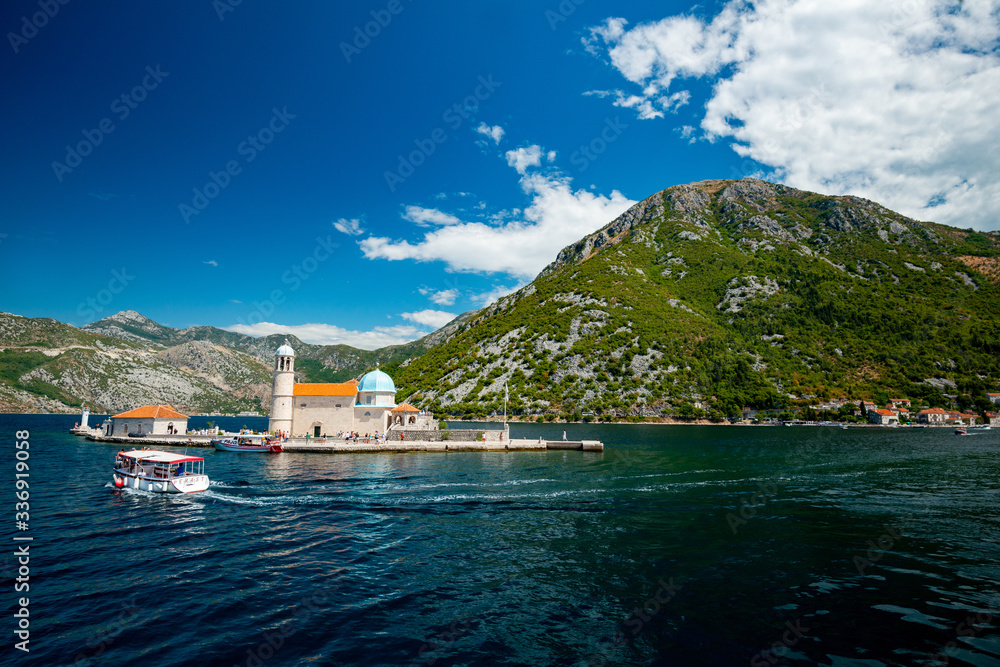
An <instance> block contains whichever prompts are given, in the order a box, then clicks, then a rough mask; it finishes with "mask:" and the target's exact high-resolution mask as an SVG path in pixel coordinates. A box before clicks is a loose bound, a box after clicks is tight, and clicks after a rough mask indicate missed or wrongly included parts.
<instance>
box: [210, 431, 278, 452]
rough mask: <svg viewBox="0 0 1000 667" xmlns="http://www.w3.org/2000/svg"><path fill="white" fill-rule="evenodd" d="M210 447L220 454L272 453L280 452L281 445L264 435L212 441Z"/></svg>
mask: <svg viewBox="0 0 1000 667" xmlns="http://www.w3.org/2000/svg"><path fill="white" fill-rule="evenodd" d="M212 446H213V447H215V448H216V449H218V450H219V451H220V452H273V453H278V452H280V451H281V443H279V442H278V441H277V440H275V439H273V438H269V437H267V436H264V435H243V434H241V435H237V436H235V437H233V438H223V439H222V440H213V441H212Z"/></svg>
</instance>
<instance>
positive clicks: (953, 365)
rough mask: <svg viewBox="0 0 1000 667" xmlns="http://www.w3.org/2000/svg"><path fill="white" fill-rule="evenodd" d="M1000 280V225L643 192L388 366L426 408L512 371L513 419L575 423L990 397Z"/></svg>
mask: <svg viewBox="0 0 1000 667" xmlns="http://www.w3.org/2000/svg"><path fill="white" fill-rule="evenodd" d="M998 279H1000V234H998V233H997V232H992V233H979V232H974V231H972V230H961V229H955V228H951V227H946V226H944V225H938V224H934V223H930V222H918V221H916V220H911V219H909V218H907V217H905V216H903V215H900V214H898V213H895V212H893V211H891V210H889V209H887V208H885V207H883V206H881V205H879V204H876V203H875V202H872V201H868V200H866V199H861V198H858V197H845V196H841V197H835V196H824V195H819V194H815V193H811V192H804V191H801V190H796V189H794V188H790V187H786V186H782V185H776V184H773V183H768V182H765V181H760V180H756V179H743V180H740V181H728V180H715V181H704V182H699V183H692V184H688V185H680V186H675V187H672V188H668V189H666V190H663V191H662V192H658V193H656V194H655V195H653V196H651V197H649V198H647V199H645V200H644V201H642V202H639V203H638V204H636V205H634V206H633V207H632V208H630V209H629V210H628V211H626V212H625V213H624V214H622V215H621V216H619V217H618V218H617V219H616V220H614V221H612V222H611V223H609V224H608V225H607V226H605V227H604V228H603V229H601V230H599V231H597V232H595V233H594V234H591V235H589V236H587V237H586V238H584V239H581V240H580V241H579V242H577V243H574V244H572V245H571V246H568V247H566V248H565V249H563V250H562V251H561V252H560V253H559V255H558V257H557V258H556V259H555V261H554V262H553V263H552V264H550V265H549V266H548V267H546V268H545V269H544V270H543V271H542V272H541V274H540V275H539V276H538V278H537V279H536V280H535V281H534V282H532V283H531V284H530V285H527V286H526V287H524V288H522V289H521V290H519V291H518V292H516V293H514V294H512V295H509V296H507V297H505V298H503V299H500V300H499V301H497V302H496V303H494V304H493V305H492V306H490V307H488V308H486V309H484V310H482V311H480V312H478V313H476V314H474V315H473V316H472V317H470V318H467V320H466V321H465V322H463V323H461V324H460V325H459V326H458V327H457V330H456V331H455V332H454V333H453V334H452V336H451V338H450V339H448V340H446V341H444V342H442V343H441V344H440V345H438V346H436V347H434V348H433V349H431V350H430V351H429V352H427V353H426V354H424V355H422V356H420V357H416V358H413V359H411V360H409V362H408V363H403V364H399V365H398V366H395V367H393V368H391V369H387V370H388V372H390V373H391V374H393V376H394V378H395V379H396V383H397V386H400V387H405V388H407V392H408V393H409V394H410V396H409V400H410V402H412V403H414V404H417V405H420V406H422V407H428V408H431V409H433V410H435V411H436V412H440V413H450V414H465V415H472V416H482V415H484V414H486V413H489V412H499V411H500V410H502V407H503V394H504V390H503V387H504V383H506V384H507V385H508V386H509V389H510V397H511V403H510V410H511V411H513V412H527V413H536V414H538V413H549V414H550V415H577V416H579V415H580V414H582V413H594V414H595V415H607V416H615V417H623V416H629V415H632V416H638V415H646V416H656V415H692V414H697V413H698V411H699V410H701V409H704V410H706V411H709V412H710V413H714V414H715V415H716V416H721V415H732V414H737V413H738V412H739V409H740V408H741V407H744V406H747V407H757V408H783V407H786V406H789V405H794V404H795V403H796V402H797V401H803V400H805V401H808V402H813V403H815V402H816V399H822V398H828V397H845V398H854V399H859V398H873V399H876V400H878V399H885V398H886V397H888V396H889V395H890V394H891V395H893V396H897V395H902V396H908V397H912V398H917V399H920V400H924V401H925V402H928V403H934V404H945V403H947V402H948V401H949V399H948V398H947V397H946V396H945V395H944V394H943V393H942V388H944V390H946V391H949V392H953V393H954V394H971V395H973V396H974V397H977V398H981V399H985V394H984V391H986V390H988V391H1000V389H998V388H997V387H1000V298H998V297H1000V289H998V286H997V282H998ZM399 398H400V399H402V398H403V397H402V396H400V397H399ZM960 400H964V399H961V398H960ZM970 400H971V399H970Z"/></svg>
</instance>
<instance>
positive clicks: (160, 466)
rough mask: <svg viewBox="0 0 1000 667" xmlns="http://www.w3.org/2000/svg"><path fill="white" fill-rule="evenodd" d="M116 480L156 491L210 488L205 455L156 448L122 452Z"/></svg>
mask: <svg viewBox="0 0 1000 667" xmlns="http://www.w3.org/2000/svg"><path fill="white" fill-rule="evenodd" d="M113 483H114V485H115V487H116V488H119V489H138V490H140V491H152V492H153V493H198V492H200V491H204V490H205V489H207V488H208V475H206V474H205V459H204V458H202V457H201V456H187V455H186V454H176V453H174V452H163V451H159V450H156V449H134V450H132V451H130V452H125V451H122V452H119V453H118V456H117V457H116V458H115V474H114V479H113Z"/></svg>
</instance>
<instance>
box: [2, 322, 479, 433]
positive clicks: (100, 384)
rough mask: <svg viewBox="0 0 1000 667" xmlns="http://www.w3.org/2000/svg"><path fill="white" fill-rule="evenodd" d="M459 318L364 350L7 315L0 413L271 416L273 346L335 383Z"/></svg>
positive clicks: (420, 347)
mask: <svg viewBox="0 0 1000 667" xmlns="http://www.w3.org/2000/svg"><path fill="white" fill-rule="evenodd" d="M461 322H462V317H459V318H458V319H457V320H456V321H455V322H454V323H452V324H449V325H447V326H445V327H444V328H443V329H441V330H439V331H437V332H435V333H433V334H431V335H429V336H425V337H424V338H422V339H420V340H417V341H414V342H412V343H408V344H406V345H398V346H393V347H386V348H382V349H380V350H375V351H368V350H359V349H356V348H353V347H350V346H347V345H310V344H308V343H304V342H302V341H301V340H299V339H297V338H296V337H295V336H285V335H272V336H264V337H261V338H254V337H252V336H246V335H243V334H239V333H233V332H231V331H225V330H224V329H218V328H216V327H209V326H198V327H189V328H187V329H173V328H170V327H165V326H163V325H161V324H158V323H156V322H154V321H153V320H150V319H149V318H147V317H144V316H143V315H141V314H139V313H137V312H135V311H132V310H126V311H122V312H119V313H116V314H115V315H112V316H110V317H106V318H104V319H103V320H99V321H97V322H94V323H92V324H88V325H85V326H83V327H81V328H76V327H73V326H70V325H68V324H63V323H61V322H57V321H56V320H52V319H48V318H38V319H30V318H25V317H20V316H17V315H12V314H9V313H2V314H0V349H2V350H3V351H2V352H0V411H3V412H66V411H75V410H77V409H79V406H81V405H82V404H83V403H84V402H86V403H87V404H88V405H89V406H90V407H91V409H92V410H94V411H98V412H99V411H120V410H128V409H130V408H133V407H136V406H138V405H143V404H147V403H168V404H171V405H173V406H175V407H177V408H178V409H182V410H187V411H189V412H196V413H197V412H240V411H244V410H250V411H260V412H262V413H267V411H268V410H269V408H270V398H271V368H272V363H273V358H274V351H275V350H276V349H277V348H278V346H280V345H281V344H282V343H283V342H284V341H285V340H288V342H289V343H290V344H291V345H292V346H293V347H294V348H295V351H296V356H297V364H296V371H297V375H298V379H299V381H312V382H338V381H342V380H346V379H349V378H351V377H355V376H358V375H360V374H361V373H364V372H365V371H367V370H370V369H371V368H373V367H374V366H375V365H376V364H382V365H386V364H392V363H400V362H402V361H405V360H406V359H409V358H410V357H412V356H415V355H419V354H423V353H424V352H426V350H427V349H429V348H430V347H432V346H434V345H435V344H437V343H438V342H440V341H441V340H443V339H445V338H447V336H448V335H449V333H450V332H452V331H454V329H455V328H456V327H458V326H459V325H460V324H461Z"/></svg>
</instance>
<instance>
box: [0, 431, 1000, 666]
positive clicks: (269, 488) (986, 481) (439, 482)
mask: <svg viewBox="0 0 1000 667" xmlns="http://www.w3.org/2000/svg"><path fill="white" fill-rule="evenodd" d="M74 421H75V418H74V417H52V416H21V415H2V416H0V432H3V433H4V438H5V442H6V443H7V444H6V446H5V447H4V450H3V451H4V452H6V454H4V456H6V457H7V461H6V462H4V463H3V464H2V465H0V469H2V470H6V471H7V472H6V473H4V474H3V477H4V479H3V481H2V484H3V494H2V497H4V498H7V499H8V501H7V503H8V504H7V511H8V513H9V519H8V524H7V525H8V526H9V529H8V532H7V538H6V539H7V541H8V548H7V549H5V550H4V552H5V554H6V557H5V558H4V559H3V561H2V565H3V576H4V582H3V585H2V590H4V591H6V593H5V599H4V604H5V605H6V608H7V609H8V610H9V613H8V614H7V616H6V618H7V621H6V625H7V628H6V629H4V630H3V633H4V636H6V637H8V646H5V647H4V649H3V651H4V656H5V658H4V659H5V661H9V662H11V663H13V662H14V660H15V659H20V658H23V659H24V660H26V661H27V662H28V663H30V664H40V665H57V664H70V663H73V662H74V661H76V660H81V661H83V660H86V661H87V664H109V665H132V664H134V665H139V664H142V665H149V664H155V665H182V664H183V665H187V664H190V665H226V666H231V665H248V666H251V667H256V666H257V665H291V664H321V665H327V664H359V665H381V664H391V665H401V664H405V665H430V664H435V665H474V664H488V665H603V664H607V665H612V664H613V665H643V664H663V665H672V664H680V665H685V664H686V665H750V664H753V665H770V664H804V665H805V664H826V665H919V664H927V665H931V664H944V663H945V662H947V663H948V664H976V665H997V664H1000V631H998V627H997V626H998V618H1000V583H998V582H1000V564H998V562H997V561H998V556H1000V545H998V539H1000V508H998V499H1000V430H995V431H985V432H979V433H976V434H974V435H970V436H967V437H956V436H954V435H952V432H951V430H950V429H917V430H906V429H878V430H876V429H864V430H862V429H856V430H845V431H842V430H837V429H830V428H810V427H797V428H746V427H681V426H677V427H667V426H600V427H597V426H584V425H570V426H568V427H566V426H563V425H548V426H541V425H539V426H537V427H536V426H519V425H514V426H513V434H512V435H513V436H514V437H520V436H528V437H537V436H538V435H542V436H543V437H561V434H562V431H563V430H564V429H565V430H567V431H568V436H569V437H570V438H571V439H573V438H580V437H587V438H600V439H602V440H604V441H605V443H606V444H607V449H606V450H605V452H604V453H603V454H599V453H582V452H564V451H553V452H511V453H471V452H469V453H448V454H400V455H391V454H386V455H374V454H358V455H328V454H300V453H284V454H280V455H253V454H229V453H222V452H214V451H208V450H201V449H199V450H195V451H197V452H198V453H199V454H204V456H205V458H206V468H207V470H208V472H209V474H210V476H211V478H212V486H211V488H210V490H209V491H208V492H206V493H204V494H199V495H194V496H183V497H165V496H160V495H151V494H143V493H136V492H121V491H117V490H114V489H112V488H110V487H109V486H108V481H109V479H110V466H111V463H112V460H113V458H114V453H115V451H117V448H116V447H112V446H109V445H101V444H97V443H92V442H87V441H85V440H82V439H80V438H75V437H72V436H69V435H67V434H65V433H64V431H65V429H67V428H69V427H70V426H72V424H73V422H74ZM238 421H240V422H241V423H240V424H239V425H242V424H243V423H246V424H247V425H248V426H250V427H255V426H259V424H258V423H257V422H255V421H254V420H252V419H249V418H238ZM18 429H27V430H30V432H31V438H30V443H31V449H30V452H31V454H30V459H29V463H30V465H31V470H30V474H31V477H30V483H31V487H30V490H31V500H30V502H31V509H30V513H31V518H30V527H29V530H28V531H22V532H18V531H16V530H13V529H14V527H15V524H14V512H15V507H14V503H15V501H16V499H15V498H14V496H13V493H14V489H13V488H12V487H13V483H14V482H13V480H14V462H15V449H14V446H13V443H14V439H15V438H14V434H15V431H16V430H18ZM2 508H3V505H0V509H2ZM14 535H20V536H31V537H33V541H32V542H31V543H30V545H31V560H30V570H31V571H30V582H28V583H29V584H30V592H29V593H27V594H24V593H16V592H14V585H15V583H16V582H15V581H14V577H16V576H18V575H17V567H18V563H17V562H16V558H15V557H14V556H13V553H14V548H15V544H16V543H15V542H14V541H13V539H12V538H13V537H14ZM24 595H27V597H29V598H30V607H29V608H30V632H31V635H30V645H29V646H30V649H31V651H30V653H29V654H26V655H25V654H22V653H21V652H20V651H17V650H16V649H14V648H13V644H14V642H16V641H18V640H17V638H16V637H15V636H14V635H13V630H14V628H15V627H16V623H17V619H14V618H13V617H12V616H11V614H12V613H13V612H14V611H15V610H16V609H17V608H18V607H17V600H18V598H19V597H22V596H24ZM768 651H770V652H768ZM935 656H936V657H935ZM18 662H20V660H18Z"/></svg>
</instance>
